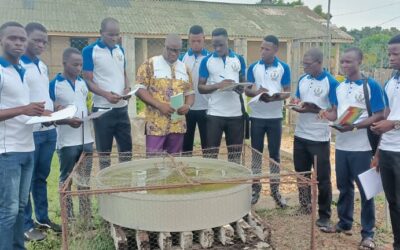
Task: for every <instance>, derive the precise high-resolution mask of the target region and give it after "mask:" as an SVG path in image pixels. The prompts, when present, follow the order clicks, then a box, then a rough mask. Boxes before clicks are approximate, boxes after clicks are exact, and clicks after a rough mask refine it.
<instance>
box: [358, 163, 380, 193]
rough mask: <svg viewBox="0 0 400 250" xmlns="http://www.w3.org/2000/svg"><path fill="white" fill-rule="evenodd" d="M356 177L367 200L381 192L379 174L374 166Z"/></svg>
mask: <svg viewBox="0 0 400 250" xmlns="http://www.w3.org/2000/svg"><path fill="white" fill-rule="evenodd" d="M358 179H359V180H360V182H361V186H362V187H363V189H364V193H365V196H366V197H367V200H369V199H371V198H373V197H375V196H376V195H378V194H380V193H382V192H383V186H382V180H381V175H380V174H379V173H378V172H377V171H376V169H375V168H371V169H370V170H367V171H365V172H364V173H362V174H359V175H358Z"/></svg>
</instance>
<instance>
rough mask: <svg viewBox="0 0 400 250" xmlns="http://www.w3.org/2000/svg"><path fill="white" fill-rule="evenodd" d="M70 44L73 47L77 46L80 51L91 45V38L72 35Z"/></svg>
mask: <svg viewBox="0 0 400 250" xmlns="http://www.w3.org/2000/svg"><path fill="white" fill-rule="evenodd" d="M70 45H71V47H73V48H77V49H78V50H79V51H82V49H83V48H85V47H86V46H88V45H89V38H84V37H71V38H70Z"/></svg>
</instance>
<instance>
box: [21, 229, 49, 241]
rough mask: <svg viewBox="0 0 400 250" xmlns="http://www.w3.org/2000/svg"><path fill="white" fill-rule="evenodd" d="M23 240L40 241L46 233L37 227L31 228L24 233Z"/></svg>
mask: <svg viewBox="0 0 400 250" xmlns="http://www.w3.org/2000/svg"><path fill="white" fill-rule="evenodd" d="M24 238H25V241H40V240H44V239H45V238H46V235H45V234H44V233H42V232H41V231H40V230H39V229H36V228H31V229H29V230H28V231H26V232H25V233H24Z"/></svg>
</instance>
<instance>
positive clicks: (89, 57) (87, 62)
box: [82, 43, 96, 71]
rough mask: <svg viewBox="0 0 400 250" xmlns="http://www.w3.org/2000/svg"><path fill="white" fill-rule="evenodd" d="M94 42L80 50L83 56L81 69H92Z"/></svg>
mask: <svg viewBox="0 0 400 250" xmlns="http://www.w3.org/2000/svg"><path fill="white" fill-rule="evenodd" d="M95 45H96V43H93V44H91V45H89V46H87V47H85V48H83V50H82V57H83V65H82V70H83V71H93V69H94V63H93V48H94V46H95Z"/></svg>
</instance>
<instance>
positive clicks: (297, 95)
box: [296, 74, 308, 99]
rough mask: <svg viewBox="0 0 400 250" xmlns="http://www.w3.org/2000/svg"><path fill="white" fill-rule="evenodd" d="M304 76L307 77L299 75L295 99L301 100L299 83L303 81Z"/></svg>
mask: <svg viewBox="0 0 400 250" xmlns="http://www.w3.org/2000/svg"><path fill="white" fill-rule="evenodd" d="M306 76H308V75H307V74H303V75H301V76H300V78H299V81H298V82H297V89H296V97H297V98H299V99H300V98H301V97H300V82H301V80H303V78H304V77H306Z"/></svg>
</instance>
